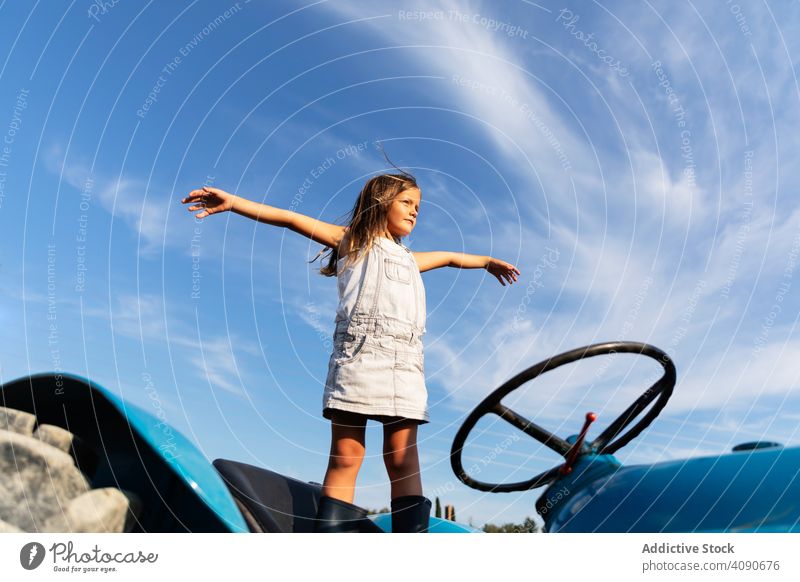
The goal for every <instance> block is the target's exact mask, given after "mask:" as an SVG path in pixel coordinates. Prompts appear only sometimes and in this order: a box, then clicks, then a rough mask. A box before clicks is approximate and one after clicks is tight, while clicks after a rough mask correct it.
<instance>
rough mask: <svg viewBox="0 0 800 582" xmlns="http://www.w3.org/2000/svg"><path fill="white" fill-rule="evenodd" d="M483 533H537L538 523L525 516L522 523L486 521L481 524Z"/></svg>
mask: <svg viewBox="0 0 800 582" xmlns="http://www.w3.org/2000/svg"><path fill="white" fill-rule="evenodd" d="M483 531H484V532H485V533H537V532H538V531H539V525H538V524H537V523H536V522H535V521H533V519H531V518H530V517H526V518H525V521H523V522H522V523H504V524H503V525H495V524H493V523H487V524H486V525H484V526H483Z"/></svg>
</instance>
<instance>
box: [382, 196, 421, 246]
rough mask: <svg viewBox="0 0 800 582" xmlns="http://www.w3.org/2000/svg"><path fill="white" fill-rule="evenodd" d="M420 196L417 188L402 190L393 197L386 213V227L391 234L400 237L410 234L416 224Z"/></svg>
mask: <svg viewBox="0 0 800 582" xmlns="http://www.w3.org/2000/svg"><path fill="white" fill-rule="evenodd" d="M421 198H422V193H421V192H420V191H419V188H410V189H408V190H403V191H402V192H400V193H399V194H398V195H397V196H395V197H394V200H392V204H391V206H389V212H388V213H387V215H386V229H387V230H388V231H389V233H390V234H391V235H392V236H394V237H396V238H402V237H404V236H408V235H409V234H411V231H412V230H414V226H415V225H416V224H417V214H418V213H419V201H420V199H421Z"/></svg>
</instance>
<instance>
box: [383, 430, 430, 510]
mask: <svg viewBox="0 0 800 582" xmlns="http://www.w3.org/2000/svg"><path fill="white" fill-rule="evenodd" d="M417 426H418V423H417V422H416V421H413V420H403V421H397V422H387V423H384V425H383V462H384V464H385V465H386V472H387V473H388V474H389V480H390V481H391V483H392V499H396V498H397V497H402V496H404V495H422V478H421V477H420V471H419V456H418V454H417Z"/></svg>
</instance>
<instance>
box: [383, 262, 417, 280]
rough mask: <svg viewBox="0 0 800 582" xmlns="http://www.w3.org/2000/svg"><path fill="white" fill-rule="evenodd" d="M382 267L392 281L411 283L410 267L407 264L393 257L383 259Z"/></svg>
mask: <svg viewBox="0 0 800 582" xmlns="http://www.w3.org/2000/svg"><path fill="white" fill-rule="evenodd" d="M383 268H384V272H385V273H386V277H387V278H389V279H391V280H392V281H397V282H399V283H406V284H409V283H411V268H410V267H409V266H408V265H407V264H405V263H403V262H401V261H396V260H394V259H383Z"/></svg>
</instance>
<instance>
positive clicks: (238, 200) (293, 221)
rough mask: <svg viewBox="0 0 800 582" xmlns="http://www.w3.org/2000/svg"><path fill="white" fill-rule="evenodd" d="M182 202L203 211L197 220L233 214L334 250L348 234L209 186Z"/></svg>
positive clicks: (194, 192) (342, 230) (343, 229)
mask: <svg viewBox="0 0 800 582" xmlns="http://www.w3.org/2000/svg"><path fill="white" fill-rule="evenodd" d="M181 202H183V203H184V204H189V203H195V204H194V206H190V207H189V208H188V210H189V211H190V212H194V211H195V210H200V211H201V212H199V213H198V214H196V215H195V216H196V218H205V217H206V216H210V215H212V214H217V213H219V212H226V211H231V212H235V213H236V214H241V215H242V216H246V217H247V218H252V219H253V220H257V221H258V222H264V223H266V224H271V225H273V226H282V227H284V228H289V229H291V230H293V231H295V232H297V233H300V234H302V235H303V236H307V237H308V238H310V239H311V240H314V241H316V242H318V243H321V244H324V245H326V246H329V247H334V248H335V247H338V246H339V242H340V241H341V240H342V237H343V236H344V231H345V227H344V226H339V225H338V224H330V223H328V222H323V221H321V220H316V219H315V218H311V217H310V216H305V215H304V214H300V213H299V212H292V211H291V210H284V209H283V208H275V207H274V206H269V205H267V204H260V203H258V202H253V201H252V200H247V199H246V198H242V197H241V196H236V195H235V194H231V193H230V192H226V191H225V190H221V189H219V188H210V187H208V186H204V187H203V188H202V189H200V190H192V191H191V192H189V195H188V196H187V197H186V198H184V199H183V200H181Z"/></svg>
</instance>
